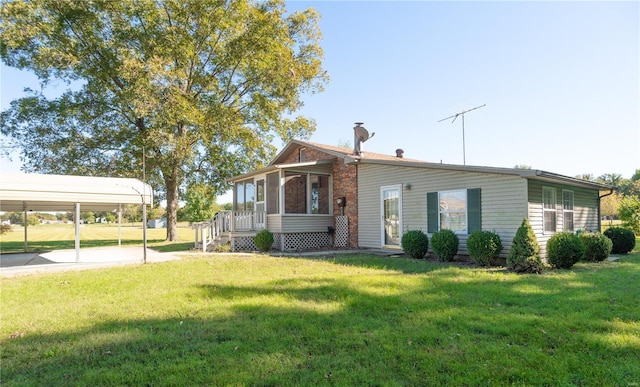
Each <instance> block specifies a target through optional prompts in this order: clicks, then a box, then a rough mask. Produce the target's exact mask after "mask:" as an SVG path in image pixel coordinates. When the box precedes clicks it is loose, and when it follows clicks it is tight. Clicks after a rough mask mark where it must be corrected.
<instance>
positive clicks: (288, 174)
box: [284, 171, 330, 214]
mask: <svg viewBox="0 0 640 387" xmlns="http://www.w3.org/2000/svg"><path fill="white" fill-rule="evenodd" d="M284 176H285V183H284V212H285V213H286V214H329V203H330V198H329V196H330V192H329V176H327V175H318V174H313V173H302V172H293V171H285V173H284Z"/></svg>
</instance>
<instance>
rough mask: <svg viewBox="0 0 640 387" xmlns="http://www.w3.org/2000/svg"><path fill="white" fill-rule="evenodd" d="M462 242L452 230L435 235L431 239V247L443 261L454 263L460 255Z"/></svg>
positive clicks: (441, 231)
mask: <svg viewBox="0 0 640 387" xmlns="http://www.w3.org/2000/svg"><path fill="white" fill-rule="evenodd" d="M459 245H460V240H459V239H458V236H457V235H456V234H455V233H454V232H453V231H451V230H446V229H445V230H440V231H438V232H435V233H433V236H432V237H431V247H432V248H433V252H434V253H435V254H436V257H438V259H439V260H441V261H453V257H455V255H456V254H457V253H458V246H459Z"/></svg>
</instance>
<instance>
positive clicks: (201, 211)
mask: <svg viewBox="0 0 640 387" xmlns="http://www.w3.org/2000/svg"><path fill="white" fill-rule="evenodd" d="M185 202H186V203H185V205H184V207H182V208H181V209H180V213H181V215H183V216H184V217H185V218H186V219H187V220H188V221H190V222H203V221H205V220H209V219H211V218H213V216H214V215H215V214H216V212H218V211H219V210H220V209H221V206H219V205H218V204H217V202H216V195H215V192H214V191H213V190H212V189H210V188H209V187H208V186H206V185H204V184H191V185H189V187H188V188H187V191H186V194H185Z"/></svg>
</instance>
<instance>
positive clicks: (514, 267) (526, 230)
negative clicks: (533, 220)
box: [507, 218, 544, 273]
mask: <svg viewBox="0 0 640 387" xmlns="http://www.w3.org/2000/svg"><path fill="white" fill-rule="evenodd" d="M507 268H508V269H509V270H511V271H514V272H516V273H542V270H543V269H544V265H543V264H542V260H541V259H540V246H539V245H538V240H537V239H536V234H534V233H533V229H532V228H531V225H530V224H529V221H528V220H527V219H526V218H525V219H524V220H523V221H522V224H521V225H520V227H518V231H516V235H515V236H514V237H513V242H512V244H511V250H509V255H508V256H507Z"/></svg>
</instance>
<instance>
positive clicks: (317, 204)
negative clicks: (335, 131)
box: [194, 160, 348, 251]
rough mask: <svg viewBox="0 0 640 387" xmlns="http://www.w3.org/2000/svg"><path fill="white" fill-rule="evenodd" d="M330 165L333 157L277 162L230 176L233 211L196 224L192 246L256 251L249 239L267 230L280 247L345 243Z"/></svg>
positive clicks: (341, 203) (306, 247)
mask: <svg viewBox="0 0 640 387" xmlns="http://www.w3.org/2000/svg"><path fill="white" fill-rule="evenodd" d="M332 166H333V160H319V161H312V162H301V163H291V164H276V165H271V166H269V167H267V168H263V169H261V170H257V171H255V172H252V173H249V174H245V175H241V176H237V177H235V178H233V179H232V180H231V181H232V182H233V210H232V211H222V212H219V213H218V214H216V216H215V217H214V218H212V219H211V220H209V221H207V222H201V223H199V224H194V228H196V245H197V246H198V247H199V248H202V250H203V251H206V249H207V246H210V245H211V244H212V243H213V244H214V245H217V244H224V243H230V244H231V250H232V251H238V250H255V249H256V247H255V245H254V242H253V238H254V237H255V235H256V234H257V233H258V232H259V231H260V230H263V229H267V230H269V231H270V232H272V233H273V235H274V239H275V242H274V244H273V246H272V247H273V248H274V249H277V250H281V251H300V250H310V249H320V248H328V247H336V246H337V247H346V246H347V235H348V227H347V225H346V224H347V223H348V222H347V221H346V217H343V218H344V219H343V220H342V221H340V220H339V219H338V218H340V215H338V216H335V215H334V205H335V206H336V208H335V210H336V212H338V209H339V208H341V206H344V204H345V200H344V198H335V197H334V195H333V170H332ZM343 223H344V224H345V226H344V227H343V226H342V224H343ZM342 228H344V230H342ZM198 230H200V231H198ZM204 230H206V232H203V231H204Z"/></svg>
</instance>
